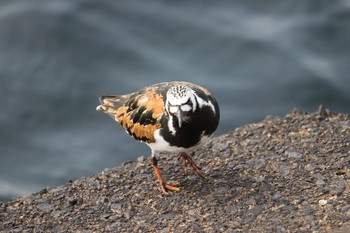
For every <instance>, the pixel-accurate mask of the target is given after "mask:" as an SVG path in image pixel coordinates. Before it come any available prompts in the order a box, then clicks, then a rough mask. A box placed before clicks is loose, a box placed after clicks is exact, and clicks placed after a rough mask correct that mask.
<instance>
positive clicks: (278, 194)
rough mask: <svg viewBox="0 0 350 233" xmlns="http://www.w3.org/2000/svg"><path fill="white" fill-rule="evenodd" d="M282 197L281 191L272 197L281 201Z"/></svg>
mask: <svg viewBox="0 0 350 233" xmlns="http://www.w3.org/2000/svg"><path fill="white" fill-rule="evenodd" d="M280 197H282V194H281V192H280V191H277V192H276V193H275V194H274V195H273V196H272V198H273V199H279V198H280Z"/></svg>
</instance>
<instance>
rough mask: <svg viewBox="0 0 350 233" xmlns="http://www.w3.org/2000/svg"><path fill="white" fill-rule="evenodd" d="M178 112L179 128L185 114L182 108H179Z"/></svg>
mask: <svg viewBox="0 0 350 233" xmlns="http://www.w3.org/2000/svg"><path fill="white" fill-rule="evenodd" d="M176 114H177V121H178V122H179V128H181V125H182V116H183V114H182V111H181V109H180V108H179V109H178V110H177V113H176Z"/></svg>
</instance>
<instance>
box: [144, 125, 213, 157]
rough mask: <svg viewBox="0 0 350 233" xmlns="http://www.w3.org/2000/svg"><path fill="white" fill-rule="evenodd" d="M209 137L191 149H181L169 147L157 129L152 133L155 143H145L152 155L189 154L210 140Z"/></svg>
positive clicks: (202, 139) (204, 137)
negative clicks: (166, 153) (164, 153)
mask: <svg viewBox="0 0 350 233" xmlns="http://www.w3.org/2000/svg"><path fill="white" fill-rule="evenodd" d="M210 136H211V135H210ZM210 136H203V137H202V138H201V140H200V142H199V143H197V145H195V146H193V147H190V148H183V147H176V146H170V145H169V143H168V142H167V141H165V140H164V139H163V137H161V136H160V129H157V130H156V131H155V132H154V138H155V139H156V141H155V142H154V143H147V145H148V146H149V147H150V148H151V149H152V154H154V153H159V152H170V153H180V152H190V151H193V150H195V149H197V148H199V147H200V146H201V145H203V144H204V143H206V142H207V141H208V140H209V139H210Z"/></svg>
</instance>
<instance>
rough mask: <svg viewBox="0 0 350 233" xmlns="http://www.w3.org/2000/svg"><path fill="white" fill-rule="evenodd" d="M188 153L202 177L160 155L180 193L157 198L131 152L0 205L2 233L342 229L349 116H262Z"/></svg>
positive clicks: (345, 224) (348, 203)
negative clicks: (96, 170) (111, 164)
mask: <svg viewBox="0 0 350 233" xmlns="http://www.w3.org/2000/svg"><path fill="white" fill-rule="evenodd" d="M145 153H148V152H145ZM96 156H97V155H96ZM193 158H194V160H195V161H196V162H197V164H198V165H199V166H201V167H202V172H203V174H204V176H205V179H203V178H201V177H199V176H196V175H195V174H194V172H193V171H192V170H191V169H189V172H188V174H187V175H186V174H184V171H183V167H182V164H181V163H180V161H177V156H176V155H174V156H164V157H161V158H160V160H159V167H160V169H161V171H162V173H163V176H164V177H165V178H166V179H167V180H168V181H179V182H180V183H181V191H179V192H171V193H169V195H164V194H162V193H161V191H160V189H159V187H158V183H157V182H156V178H155V176H154V174H153V173H154V172H153V169H152V166H151V163H150V159H149V158H139V159H138V161H137V162H125V163H124V164H122V165H121V166H119V167H116V168H113V169H106V170H104V171H103V172H101V173H100V174H96V175H93V176H90V177H82V178H81V179H78V180H76V181H70V182H68V183H67V184H66V185H63V186H59V187H54V188H47V189H44V190H41V191H40V192H38V193H34V194H32V195H30V196H25V197H20V198H15V199H14V200H12V201H10V202H7V203H0V231H1V232H86V233H87V232H327V231H339V232H348V231H350V225H349V223H350V196H349V181H350V170H349V169H350V117H349V115H345V114H336V113H331V112H330V111H329V110H327V109H324V108H323V107H320V109H319V111H318V112H315V113H311V114H307V113H304V112H303V111H301V110H294V111H293V113H291V114H288V115H286V116H284V117H267V118H266V119H265V120H264V121H262V122H259V123H255V124H250V125H246V126H243V127H241V128H237V129H236V130H234V131H232V132H230V133H228V134H225V135H222V136H220V137H217V138H214V139H213V140H211V141H210V143H208V144H207V145H206V146H205V147H203V148H201V149H199V150H197V151H196V152H195V154H194V155H193Z"/></svg>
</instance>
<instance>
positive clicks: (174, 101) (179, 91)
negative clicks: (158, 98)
mask: <svg viewBox="0 0 350 233" xmlns="http://www.w3.org/2000/svg"><path fill="white" fill-rule="evenodd" d="M165 109H166V111H167V112H168V114H170V115H171V116H173V117H176V118H177V120H178V124H179V127H180V128H181V126H182V122H185V121H187V120H188V119H189V118H190V114H191V113H192V112H194V111H195V110H196V96H195V94H194V91H193V90H192V89H190V88H189V87H187V86H184V85H176V86H173V87H171V88H169V90H168V91H167V93H166V103H165Z"/></svg>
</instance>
